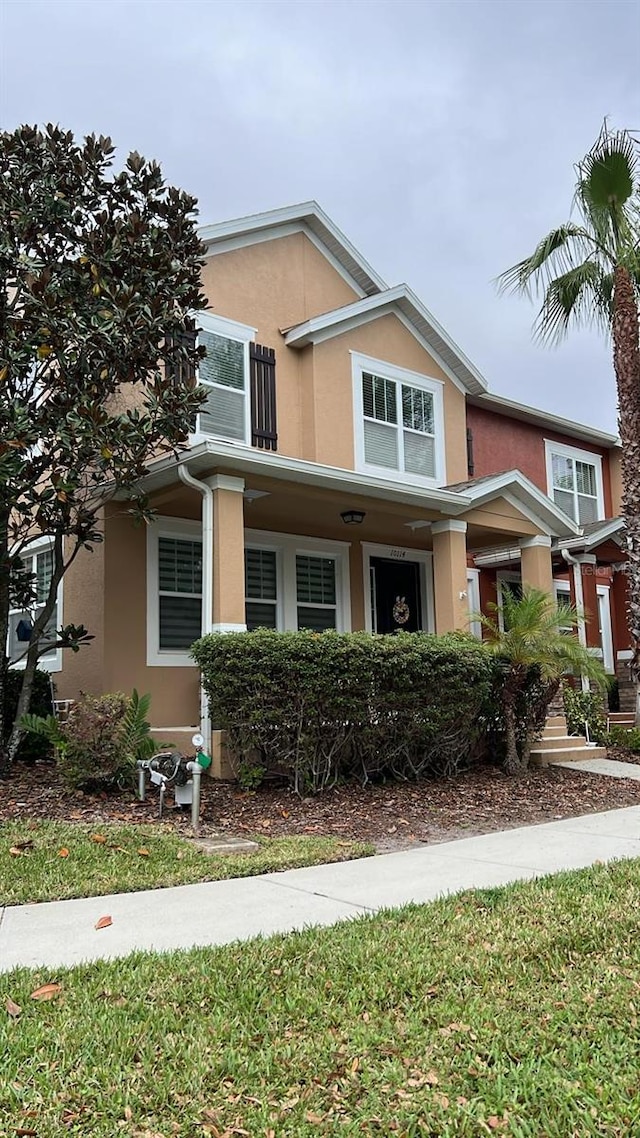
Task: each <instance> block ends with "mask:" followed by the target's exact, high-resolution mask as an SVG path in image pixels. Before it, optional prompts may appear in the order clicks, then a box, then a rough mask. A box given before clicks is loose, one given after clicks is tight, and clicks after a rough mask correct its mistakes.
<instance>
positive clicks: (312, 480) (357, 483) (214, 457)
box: [140, 439, 472, 515]
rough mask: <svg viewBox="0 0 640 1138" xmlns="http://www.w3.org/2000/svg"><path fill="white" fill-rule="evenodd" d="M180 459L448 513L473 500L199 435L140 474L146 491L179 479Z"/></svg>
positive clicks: (198, 468) (193, 467) (193, 465)
mask: <svg viewBox="0 0 640 1138" xmlns="http://www.w3.org/2000/svg"><path fill="white" fill-rule="evenodd" d="M180 463H185V464H186V465H187V466H188V468H189V470H190V472H191V474H194V475H198V474H200V473H203V472H205V471H210V470H211V467H212V466H214V467H219V468H225V469H230V470H233V471H239V472H241V473H246V474H254V475H262V476H263V477H268V478H278V479H282V481H284V482H298V483H304V484H306V485H309V486H318V487H320V488H322V489H327V490H342V491H346V492H351V493H353V494H362V495H363V496H365V497H367V498H380V499H382V500H384V501H389V502H397V503H399V504H402V505H410V506H417V507H418V508H421V509H425V510H438V511H439V512H440V513H442V514H446V515H450V514H453V513H456V514H458V513H460V512H461V510H465V509H470V508H471V505H472V500H471V498H470V497H469V496H468V495H463V494H458V493H456V492H455V491H453V490H441V489H438V488H431V487H425V488H424V489H423V488H422V487H413V486H412V487H408V486H407V485H406V484H404V485H403V484H398V482H397V481H396V480H395V479H393V480H392V479H385V478H379V477H378V476H374V475H370V474H360V473H358V472H357V471H353V470H346V469H343V468H342V467H337V466H325V465H323V464H321V463H318V462H308V461H306V460H304V459H298V458H289V457H288V456H286V455H281V454H279V455H278V456H277V458H276V459H275V461H274V456H273V455H271V454H270V453H269V452H264V451H260V450H257V449H256V448H255V447H248V446H245V445H244V444H239V443H238V444H236V443H228V442H222V441H220V442H218V441H217V440H216V441H215V442H213V441H212V440H199V439H196V440H195V441H194V445H193V446H192V447H191V449H190V450H187V451H182V452H181V453H180V454H179V455H178V456H177V457H175V458H174V457H173V456H172V457H171V458H162V459H158V461H157V462H156V463H153V465H152V466H151V467H150V470H149V474H148V475H147V476H146V477H145V478H144V479H142V480H141V482H140V485H141V486H143V487H144V488H145V490H146V491H147V493H152V492H153V491H154V490H159V489H161V488H163V487H165V486H168V485H171V484H172V483H173V482H175V481H176V480H177V473H176V472H177V467H178V466H179V464H180Z"/></svg>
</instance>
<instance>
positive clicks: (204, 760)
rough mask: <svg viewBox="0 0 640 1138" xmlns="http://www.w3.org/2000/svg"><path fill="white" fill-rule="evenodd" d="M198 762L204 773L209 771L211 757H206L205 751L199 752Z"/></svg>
mask: <svg viewBox="0 0 640 1138" xmlns="http://www.w3.org/2000/svg"><path fill="white" fill-rule="evenodd" d="M197 762H198V764H199V765H200V766H201V767H202V769H203V771H208V770H209V767H210V766H211V757H210V755H205V753H204V751H199V752H198V758H197Z"/></svg>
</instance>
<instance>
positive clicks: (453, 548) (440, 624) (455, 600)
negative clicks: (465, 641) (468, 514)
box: [431, 518, 469, 634]
mask: <svg viewBox="0 0 640 1138" xmlns="http://www.w3.org/2000/svg"><path fill="white" fill-rule="evenodd" d="M431 533H432V535H433V589H434V608H435V618H436V632H437V633H438V634H441V633H443V632H453V631H454V630H456V629H459V630H462V631H468V629H469V601H468V598H467V523H466V522H463V521H459V520H458V518H449V519H447V520H446V521H442V522H434V523H433V524H432V526H431Z"/></svg>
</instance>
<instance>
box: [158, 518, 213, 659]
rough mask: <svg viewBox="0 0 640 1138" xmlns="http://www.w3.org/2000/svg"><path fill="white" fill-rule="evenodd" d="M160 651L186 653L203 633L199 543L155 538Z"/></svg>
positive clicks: (171, 538)
mask: <svg viewBox="0 0 640 1138" xmlns="http://www.w3.org/2000/svg"><path fill="white" fill-rule="evenodd" d="M158 602H159V606H158V607H159V648H160V651H173V652H176V651H178V652H179V651H187V650H188V649H189V648H190V647H191V645H192V644H193V642H194V640H197V639H198V637H199V636H200V634H201V631H202V542H200V541H187V540H184V539H182V538H174V537H159V538H158Z"/></svg>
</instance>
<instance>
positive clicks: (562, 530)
mask: <svg viewBox="0 0 640 1138" xmlns="http://www.w3.org/2000/svg"><path fill="white" fill-rule="evenodd" d="M443 489H445V490H453V491H455V492H456V493H457V494H461V495H464V498H465V503H464V505H462V506H461V507H460V509H459V510H454V511H452V512H454V513H457V514H462V513H465V512H466V511H467V510H470V509H474V507H477V506H484V505H487V504H488V503H489V502H492V501H494V500H495V499H496V498H505V499H506V500H507V501H508V502H511V503H512V504H513V505H514V506H516V507H517V508H518V509H519V510H521V511H522V513H523V514H525V516H526V517H529V518H530V519H531V521H533V522H534V523H535V524H537V525H540V527H541V528H542V529H544V530H545V531H546V532H547V533H548V534H553V535H559V536H562V537H571V536H575V535H577V534H580V533H581V527H580V526H579V525H577V524H576V522H574V521H573V519H572V518H570V517H568V515H567V514H565V512H564V510H561V509H560V508H559V507H558V506H556V504H555V502H553V501H552V500H551V498H548V497H547V495H546V494H543V492H542V490H539V489H538V487H537V486H536V485H535V484H534V483H533V482H532V481H531V479H529V478H527V476H526V475H525V474H522V473H521V472H520V471H519V470H504V471H502V472H501V473H500V474H487V475H483V476H482V477H480V478H471V479H469V481H468V482H456V483H453V484H452V485H450V486H445V487H443ZM469 501H470V502H471V505H469Z"/></svg>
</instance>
